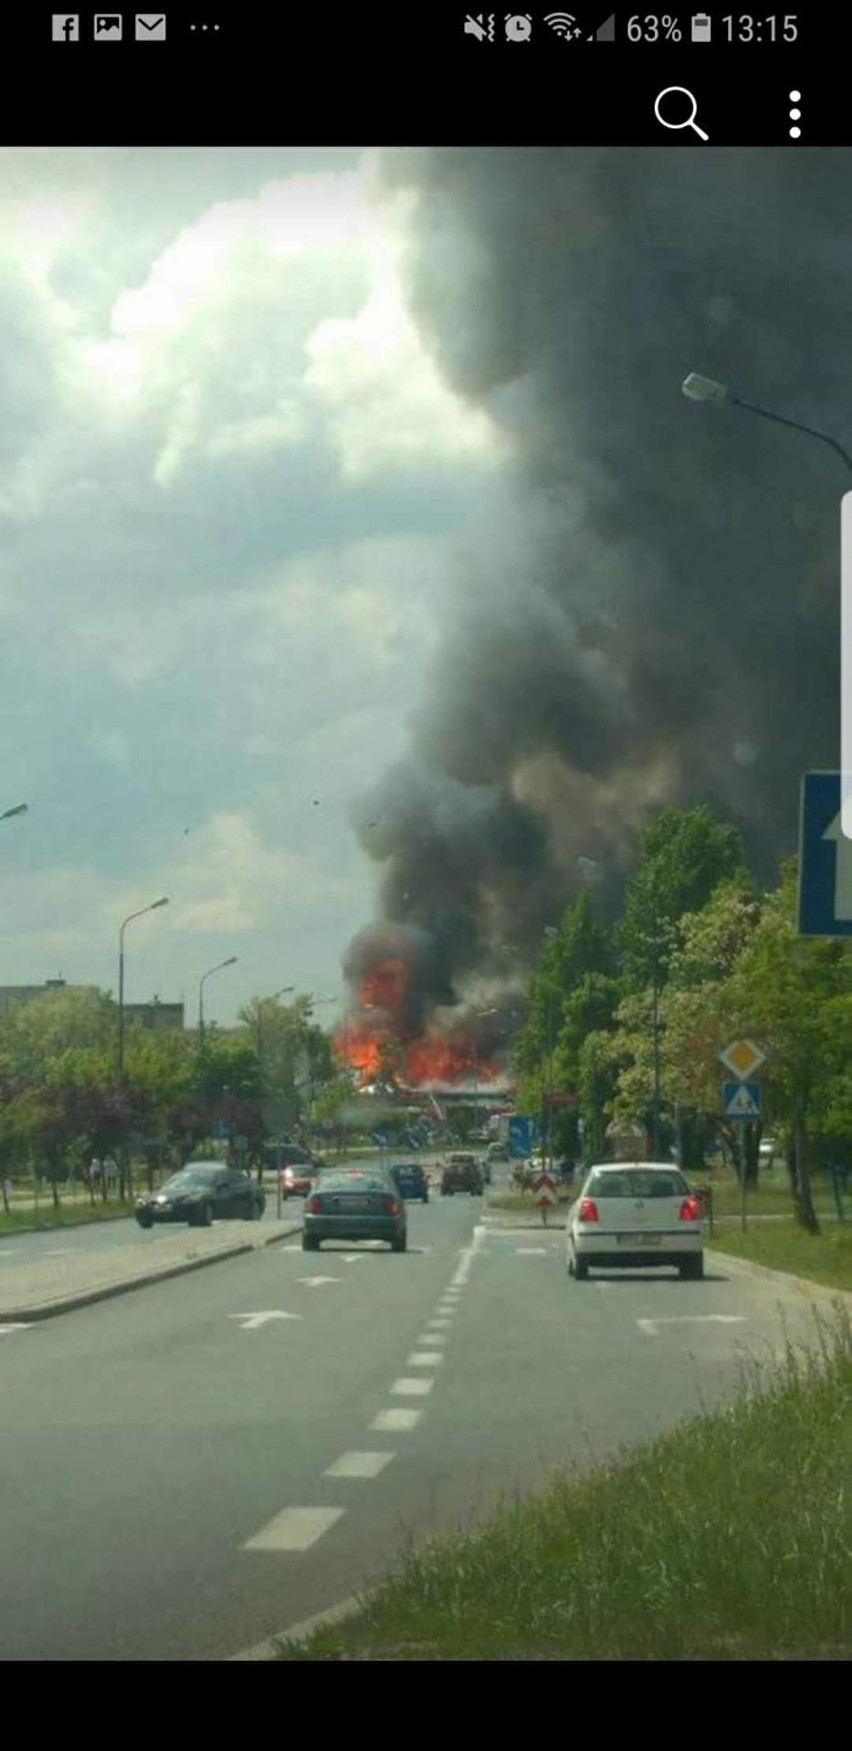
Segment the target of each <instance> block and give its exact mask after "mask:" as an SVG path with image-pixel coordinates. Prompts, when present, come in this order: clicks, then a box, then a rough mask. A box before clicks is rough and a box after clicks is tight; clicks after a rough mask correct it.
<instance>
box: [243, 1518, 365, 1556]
mask: <svg viewBox="0 0 852 1751" xmlns="http://www.w3.org/2000/svg"><path fill="white" fill-rule="evenodd" d="M345 1512H346V1510H345V1508H284V1509H283V1510H282V1512H281V1513H280V1514H276V1516H275V1519H274V1520H270V1521H269V1522H268V1524H267V1525H266V1526H263V1527H261V1530H260V1531H259V1532H256V1533H255V1535H254V1537H253V1538H250V1539H248V1541H247V1543H245V1544H244V1545H243V1550H310V1548H311V1545H312V1544H316V1542H317V1539H319V1538H322V1536H323V1533H325V1532H328V1531H329V1530H330V1529H331V1527H332V1526H336V1524H337V1522H338V1520H341V1519H342V1518H343V1515H344V1514H345Z"/></svg>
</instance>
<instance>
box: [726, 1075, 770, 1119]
mask: <svg viewBox="0 0 852 1751" xmlns="http://www.w3.org/2000/svg"><path fill="white" fill-rule="evenodd" d="M722 1111H723V1112H724V1115H725V1118H726V1119H759V1118H760V1115H761V1113H762V1111H763V1089H762V1088H761V1086H760V1083H759V1082H723V1083H722Z"/></svg>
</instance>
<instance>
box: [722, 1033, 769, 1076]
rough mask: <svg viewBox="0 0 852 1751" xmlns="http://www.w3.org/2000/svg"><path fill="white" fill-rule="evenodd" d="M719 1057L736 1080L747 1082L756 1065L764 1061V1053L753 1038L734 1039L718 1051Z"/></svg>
mask: <svg viewBox="0 0 852 1751" xmlns="http://www.w3.org/2000/svg"><path fill="white" fill-rule="evenodd" d="M719 1059H720V1062H721V1063H722V1064H724V1066H725V1068H726V1070H730V1072H731V1074H732V1076H735V1077H736V1078H737V1081H738V1082H747V1081H748V1079H749V1077H750V1076H753V1075H754V1072H755V1070H756V1069H757V1068H758V1065H760V1064H765V1063H766V1053H765V1052H761V1050H760V1047H759V1046H756V1045H755V1043H754V1041H753V1040H734V1041H733V1043H732V1044H731V1045H730V1046H726V1047H725V1050H724V1052H720V1053H719Z"/></svg>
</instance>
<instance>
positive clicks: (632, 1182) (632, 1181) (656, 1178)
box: [586, 1168, 689, 1198]
mask: <svg viewBox="0 0 852 1751" xmlns="http://www.w3.org/2000/svg"><path fill="white" fill-rule="evenodd" d="M586 1191H587V1193H588V1195H589V1197H593V1198H680V1197H684V1196H685V1195H686V1193H687V1192H688V1191H689V1186H688V1185H687V1183H686V1180H685V1179H684V1177H683V1174H682V1173H676V1172H675V1171H674V1170H672V1171H669V1170H667V1169H665V1168H664V1169H663V1170H662V1172H660V1173H651V1172H645V1173H593V1174H592V1176H591V1179H590V1180H589V1183H588V1185H587V1187H586Z"/></svg>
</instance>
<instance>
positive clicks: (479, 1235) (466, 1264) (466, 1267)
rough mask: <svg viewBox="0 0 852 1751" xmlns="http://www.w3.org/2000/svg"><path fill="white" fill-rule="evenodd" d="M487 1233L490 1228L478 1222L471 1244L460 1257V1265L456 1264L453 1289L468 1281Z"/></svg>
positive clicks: (452, 1283) (451, 1286)
mask: <svg viewBox="0 0 852 1751" xmlns="http://www.w3.org/2000/svg"><path fill="white" fill-rule="evenodd" d="M487 1233H488V1230H487V1229H486V1228H485V1226H484V1225H483V1223H481V1222H477V1224H476V1227H475V1228H474V1231H473V1239H472V1241H471V1243H470V1246H466V1247H465V1248H464V1251H463V1253H462V1256H461V1258H460V1259H459V1262H458V1265H457V1266H456V1270H455V1274H454V1276H453V1278H452V1280H451V1283H450V1288H451V1289H457V1288H460V1287H462V1285H464V1284H465V1283H466V1282H467V1279H468V1277H469V1276H470V1267H471V1265H472V1264H473V1261H474V1259H475V1257H476V1255H477V1253H478V1252H479V1250H480V1248H481V1247H482V1245H483V1243H484V1241H485V1238H486V1235H487Z"/></svg>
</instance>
